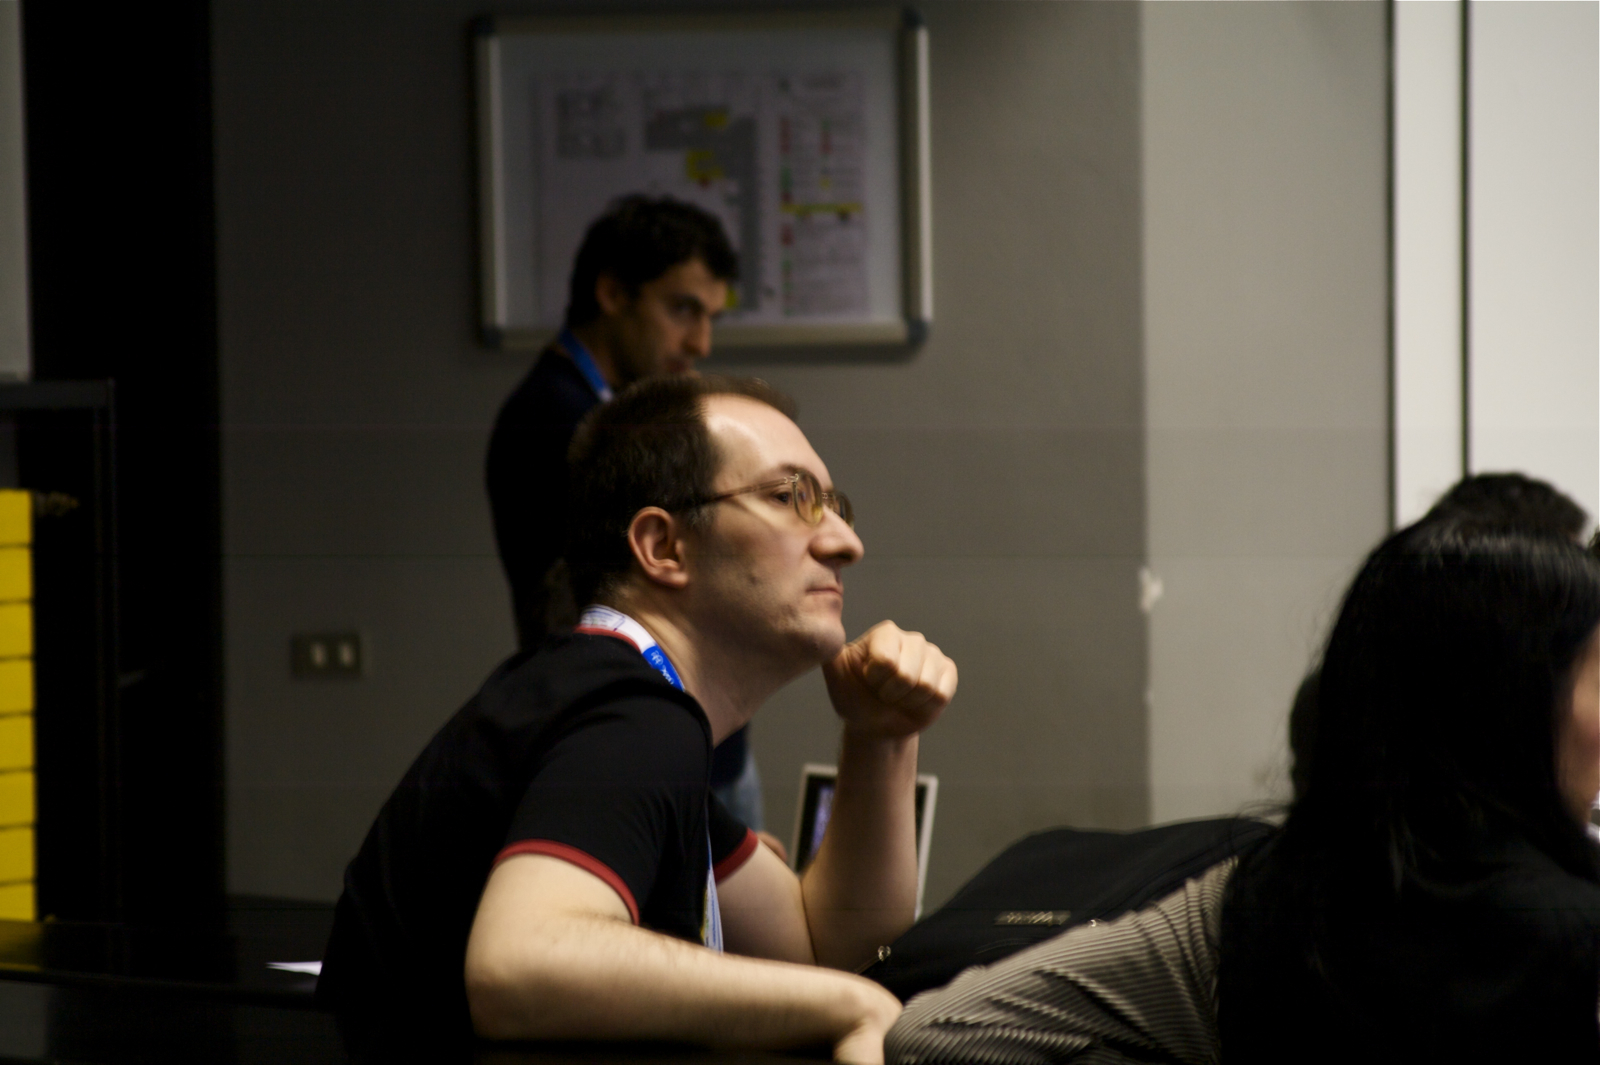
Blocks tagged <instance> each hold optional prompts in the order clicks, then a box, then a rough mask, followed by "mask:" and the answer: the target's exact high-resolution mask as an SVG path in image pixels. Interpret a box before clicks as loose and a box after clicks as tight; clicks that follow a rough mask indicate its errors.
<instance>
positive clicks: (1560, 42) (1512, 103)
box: [1468, 0, 1600, 515]
mask: <svg viewBox="0 0 1600 1065" xmlns="http://www.w3.org/2000/svg"><path fill="white" fill-rule="evenodd" d="M1597 11H1600V6H1597V5H1596V4H1595V3H1593V2H1577V3H1552V2H1530V3H1514V2H1506V0H1495V2H1483V0H1475V2H1474V3H1473V4H1472V11H1471V22H1470V26H1469V33H1468V36H1469V52H1470V54H1469V59H1468V65H1469V68H1470V79H1471V84H1470V88H1469V94H1470V95H1469V105H1468V107H1469V115H1470V130H1469V140H1470V146H1469V152H1470V159H1469V170H1470V177H1471V181H1470V185H1469V192H1468V198H1469V201H1470V216H1469V221H1468V228H1469V240H1470V244H1469V251H1468V256H1469V264H1470V272H1471V276H1470V279H1469V282H1468V284H1469V296H1468V299H1469V302H1470V306H1471V315H1470V319H1469V326H1468V328H1469V330H1470V345H1469V359H1470V362H1469V366H1468V391H1469V393H1470V397H1471V398H1470V405H1469V413H1468V424H1469V437H1470V439H1469V446H1470V453H1469V461H1470V463H1471V466H1472V469H1473V470H1475V471H1477V470H1508V469H1514V470H1521V471H1524V472H1526V473H1529V474H1531V475H1533V476H1536V477H1542V478H1544V479H1546V480H1548V481H1550V482H1552V483H1553V484H1555V485H1556V486H1557V487H1558V488H1560V489H1562V490H1563V491H1565V492H1567V493H1568V494H1570V495H1571V496H1572V497H1573V498H1574V499H1576V500H1577V501H1578V502H1579V503H1580V504H1582V505H1583V507H1584V508H1585V509H1586V510H1588V511H1589V513H1590V514H1591V515H1593V514H1595V513H1596V509H1597V507H1600V402H1597V393H1600V321H1597V316H1600V263H1597V260H1600V236H1597V232H1600V210H1597V207H1600V204H1597V199H1600V174H1597V171H1600V135H1597V122H1600V109H1597V106H1596V104H1597V101H1596V95H1597V91H1600V46H1597V39H1596V33H1597Z"/></svg>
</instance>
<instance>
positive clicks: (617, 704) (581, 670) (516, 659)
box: [473, 633, 710, 730]
mask: <svg viewBox="0 0 1600 1065" xmlns="http://www.w3.org/2000/svg"><path fill="white" fill-rule="evenodd" d="M473 702H474V704H475V709H476V712H477V713H478V714H479V715H482V716H485V717H489V718H491V719H496V720H498V721H500V722H502V723H503V724H506V725H513V726H514V725H515V723H517V722H520V721H523V720H526V719H527V718H528V717H529V715H534V716H539V717H547V716H550V715H573V714H584V713H589V712H599V711H605V712H617V711H618V710H619V708H620V709H621V710H634V711H638V712H644V713H650V712H656V711H658V710H664V711H667V712H668V713H667V716H668V717H669V718H672V719H680V720H684V721H690V722H693V723H694V724H695V725H696V726H698V727H699V728H701V729H707V730H708V729H709V727H710V726H709V724H708V723H707V721H706V717H705V712H704V711H703V710H702V709H701V708H700V704H699V703H698V702H696V701H695V699H694V697H693V696H691V695H689V694H688V693H686V692H683V691H680V690H679V689H677V688H675V687H673V686H672V685H671V684H669V683H667V681H666V679H665V678H663V677H662V676H661V674H660V673H658V672H656V670H655V669H654V668H652V667H651V666H650V664H649V663H647V662H646V661H645V660H644V658H643V657H642V656H641V655H640V654H639V652H638V651H637V650H635V649H634V648H633V646H632V645H631V644H629V643H627V642H626V641H623V640H620V639H617V638H616V637H612V636H598V635H591V634H588V633H561V634H557V635H553V636H550V637H548V638H547V639H546V640H545V641H544V642H543V643H542V644H540V646H539V647H538V648H537V649H536V650H534V651H533V652H524V653H520V654H517V655H514V656H512V657H511V658H510V659H508V660H507V661H506V662H505V663H504V664H503V665H501V667H500V668H499V669H497V670H496V671H495V672H494V674H493V675H491V676H490V677H489V679H488V680H487V681H486V682H485V683H484V686H483V688H482V689H481V690H480V691H479V692H478V695H477V697H476V698H475V699H474V701H473Z"/></svg>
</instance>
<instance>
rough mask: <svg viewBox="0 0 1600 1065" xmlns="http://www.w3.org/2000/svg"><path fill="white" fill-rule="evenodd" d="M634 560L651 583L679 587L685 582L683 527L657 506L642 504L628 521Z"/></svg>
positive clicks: (686, 576)
mask: <svg viewBox="0 0 1600 1065" xmlns="http://www.w3.org/2000/svg"><path fill="white" fill-rule="evenodd" d="M628 547H629V549H630V550H632V551H633V561H634V563H635V564H636V565H637V566H638V567H639V568H640V569H641V570H642V571H643V572H644V575H645V577H646V578H647V579H648V580H649V581H650V582H651V583H653V584H658V585H663V586H665V587H668V588H682V587H683V586H684V585H686V584H688V583H689V571H688V569H687V567H685V565H684V557H683V526H682V524H681V523H680V522H679V521H678V519H677V518H675V517H673V516H672V515H671V514H669V513H667V512H666V511H665V510H662V509H661V508H660V507H645V508H644V509H643V510H641V511H639V513H637V514H635V515H634V516H633V520H632V521H630V522H629V523H628Z"/></svg>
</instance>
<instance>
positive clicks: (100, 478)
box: [0, 381, 122, 918]
mask: <svg viewBox="0 0 1600 1065" xmlns="http://www.w3.org/2000/svg"><path fill="white" fill-rule="evenodd" d="M112 397H113V388H112V385H111V383H110V382H109V381H60V382H41V383H38V384H3V385H0V487H4V488H23V489H27V490H28V491H30V492H32V493H33V494H34V545H33V570H34V693H35V694H34V708H35V709H34V756H35V767H36V768H35V775H36V776H35V779H36V781H37V784H36V786H37V789H38V791H37V794H38V814H37V821H36V829H35V838H36V841H37V842H36V848H37V850H36V854H37V865H36V869H37V872H36V878H35V883H36V886H37V891H38V907H39V913H40V914H41V915H46V914H48V915H52V916H63V917H90V918H92V917H105V916H110V915H112V914H115V913H117V912H118V910H119V909H120V897H121V876H120V872H121V866H122V861H121V857H122V855H121V845H120V833H119V824H118V820H119V808H118V795H119V791H120V787H119V785H120V779H119V778H120V768H121V766H120V763H121V758H120V750H119V746H120V744H119V740H120V733H121V729H120V723H119V720H118V699H117V672H116V671H117V660H118V655H117V629H118V625H117V621H118V616H117V550H116V460H115V447H114V441H115V431H116V423H115V407H114V404H113V401H112Z"/></svg>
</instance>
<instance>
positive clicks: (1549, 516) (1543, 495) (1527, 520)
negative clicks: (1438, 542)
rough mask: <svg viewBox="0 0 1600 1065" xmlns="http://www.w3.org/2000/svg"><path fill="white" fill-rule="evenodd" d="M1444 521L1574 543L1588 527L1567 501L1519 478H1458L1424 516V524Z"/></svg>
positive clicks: (1494, 475)
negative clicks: (1460, 522) (1555, 538)
mask: <svg viewBox="0 0 1600 1065" xmlns="http://www.w3.org/2000/svg"><path fill="white" fill-rule="evenodd" d="M1448 519H1454V520H1457V521H1464V522H1468V523H1471V524H1473V525H1482V526H1487V527H1490V528H1493V529H1496V530H1499V531H1502V532H1519V533H1524V534H1526V535H1528V536H1550V537H1558V538H1561V539H1565V540H1577V539H1578V538H1579V537H1581V536H1582V535H1583V530H1584V527H1585V526H1587V525H1588V524H1589V515H1587V514H1585V513H1584V511H1583V508H1582V507H1580V506H1579V505H1578V504H1577V503H1575V502H1573V500H1572V499H1571V497H1569V496H1567V495H1565V494H1563V493H1562V492H1561V491H1559V490H1558V489H1556V488H1554V487H1552V486H1551V485H1549V484H1547V483H1546V482H1544V481H1540V480H1537V479H1535V478H1533V477H1528V476H1526V475H1525V474H1521V473H1475V474H1472V475H1471V476H1468V477H1463V478H1462V479H1461V480H1459V481H1457V482H1456V484H1455V487H1453V488H1451V489H1450V491H1448V492H1446V493H1445V494H1444V495H1442V496H1440V497H1439V501H1438V502H1437V503H1435V504H1434V505H1433V508H1432V509H1431V510H1429V511H1428V513H1427V514H1426V515H1425V516H1424V517H1423V520H1424V521H1443V520H1448Z"/></svg>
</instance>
